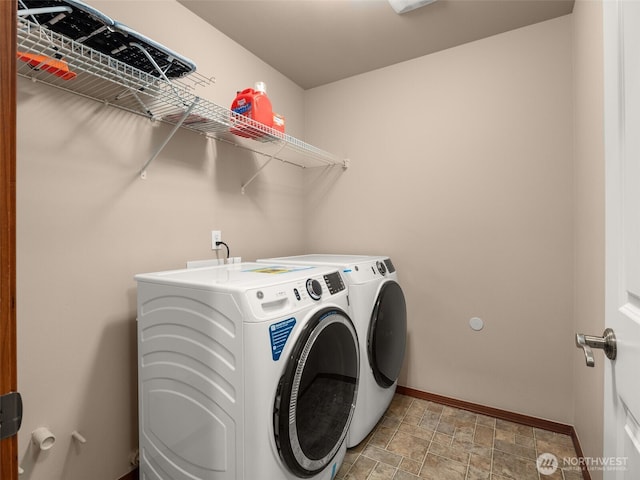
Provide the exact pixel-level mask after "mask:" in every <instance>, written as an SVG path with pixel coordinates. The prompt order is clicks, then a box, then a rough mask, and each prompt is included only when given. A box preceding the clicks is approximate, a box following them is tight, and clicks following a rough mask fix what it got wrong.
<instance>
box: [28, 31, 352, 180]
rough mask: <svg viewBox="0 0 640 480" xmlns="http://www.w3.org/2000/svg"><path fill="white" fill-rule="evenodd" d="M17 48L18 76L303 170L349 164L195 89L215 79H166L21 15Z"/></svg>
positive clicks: (194, 74)
mask: <svg viewBox="0 0 640 480" xmlns="http://www.w3.org/2000/svg"><path fill="white" fill-rule="evenodd" d="M17 50H18V60H17V70H18V75H19V76H21V77H25V78H29V79H31V80H32V81H35V82H42V83H45V84H48V85H51V86H53V87H55V88H59V89H61V90H65V91H68V92H71V93H74V94H77V95H81V96H83V97H86V98H90V99H93V100H96V101H99V102H102V103H105V104H108V105H111V106H114V107H117V108H120V109H123V110H126V111H128V112H131V113H135V114H138V115H143V116H145V117H148V118H151V119H154V120H160V121H162V122H165V123H168V124H171V125H174V127H176V129H177V128H178V127H179V128H185V129H187V130H192V131H194V132H197V133H200V134H203V135H206V136H208V137H213V138H215V139H217V140H221V141H224V142H228V143H232V144H233V145H236V146H239V147H242V148H245V149H248V150H250V151H252V152H254V153H258V154H261V155H264V156H266V157H268V158H269V160H272V159H277V160H280V161H283V162H285V163H289V164H292V165H296V166H299V167H303V168H306V167H317V166H325V165H340V166H342V167H343V168H346V167H347V166H348V160H346V159H340V158H338V157H336V156H335V155H332V154H330V153H328V152H326V151H324V150H321V149H319V148H317V147H314V146H313V145H310V144H308V143H305V142H303V141H302V140H299V139H297V138H295V137H292V136H290V135H287V134H284V133H282V132H280V131H278V130H275V129H273V128H270V127H267V126H265V125H262V124H260V123H257V122H254V121H252V120H251V119H249V118H248V117H244V116H242V115H238V114H235V113H233V112H232V111H231V110H230V109H228V108H225V107H221V106H219V105H217V104H215V103H213V102H210V101H208V100H205V99H202V98H200V97H198V96H197V95H196V94H195V91H196V87H199V86H203V85H204V86H206V85H210V84H212V83H214V82H215V80H214V79H213V78H207V77H205V76H203V75H200V74H198V73H192V74H189V75H187V76H185V77H182V78H180V79H174V80H171V81H166V80H164V79H161V78H158V77H157V76H154V75H151V74H149V73H146V72H143V71H142V70H139V69H136V68H134V67H132V66H130V65H127V64H125V63H123V62H121V61H119V60H116V59H114V58H112V57H109V56H108V55H105V54H103V53H101V52H98V51H96V50H94V49H91V48H89V47H87V46H86V45H83V44H81V43H78V42H75V41H73V40H71V39H70V38H68V37H65V36H63V35H60V34H58V33H56V32H53V31H51V30H48V29H47V28H43V27H41V26H40V25H38V24H36V23H33V22H31V21H30V20H27V19H26V18H18V48H17ZM173 133H175V130H174V131H173V132H172V133H171V135H170V137H171V136H172V135H173ZM170 137H169V138H170ZM168 140H169V139H167V142H168ZM164 145H166V142H165V144H163V145H162V147H161V148H160V150H159V151H158V152H156V154H155V155H154V156H153V157H152V158H151V159H150V160H149V161H148V162H147V163H146V164H145V166H144V167H143V170H145V169H146V167H147V166H148V165H149V163H151V161H152V160H153V159H154V158H155V157H156V156H157V155H158V154H159V153H160V151H161V150H162V148H163V147H164ZM251 180H253V178H252V179H251ZM248 183H250V181H249V182H247V184H248ZM247 184H245V185H244V186H243V189H244V187H246V185H247Z"/></svg>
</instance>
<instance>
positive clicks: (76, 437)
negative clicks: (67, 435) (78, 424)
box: [71, 430, 87, 443]
mask: <svg viewBox="0 0 640 480" xmlns="http://www.w3.org/2000/svg"><path fill="white" fill-rule="evenodd" d="M71 438H73V439H74V440H75V441H77V442H78V443H87V439H86V438H84V437H83V436H82V435H80V434H79V433H78V431H77V430H74V431H73V432H71Z"/></svg>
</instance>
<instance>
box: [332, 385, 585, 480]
mask: <svg viewBox="0 0 640 480" xmlns="http://www.w3.org/2000/svg"><path fill="white" fill-rule="evenodd" d="M542 453H551V454H553V455H555V456H556V457H557V459H558V461H559V468H558V470H556V471H555V472H554V473H553V474H551V475H543V474H541V473H539V472H538V469H537V468H536V459H537V458H538V455H540V454H542ZM565 458H566V459H568V463H566V464H565V461H564V459H565ZM572 458H573V459H576V453H575V450H574V447H573V442H572V441H571V437H569V436H567V435H561V434H557V433H553V432H549V431H546V430H541V429H538V428H532V427H527V426H524V425H520V424H517V423H511V422H507V421H504V420H499V419H495V418H492V417H486V416H484V415H478V414H475V413H471V412H468V411H465V410H459V409H456V408H452V407H447V406H443V405H440V404H437V403H433V402H429V401H426V400H421V399H417V398H412V397H408V396H405V395H400V394H396V395H395V397H394V399H393V401H392V402H391V405H390V406H389V408H388V410H387V412H386V413H385V415H384V417H383V418H382V419H381V420H380V422H379V423H378V425H377V426H376V428H375V429H374V430H373V432H371V434H369V436H368V437H367V438H366V439H365V440H363V441H362V443H361V444H360V445H358V446H356V447H354V448H351V449H349V450H347V454H346V457H345V460H344V463H343V465H342V467H341V468H340V470H339V471H338V474H337V475H336V478H337V479H338V480H420V479H433V480H511V479H513V480H582V478H583V477H582V474H581V472H580V470H579V467H576V466H572V463H571V462H570V459H572ZM574 464H575V463H574ZM565 465H566V466H565Z"/></svg>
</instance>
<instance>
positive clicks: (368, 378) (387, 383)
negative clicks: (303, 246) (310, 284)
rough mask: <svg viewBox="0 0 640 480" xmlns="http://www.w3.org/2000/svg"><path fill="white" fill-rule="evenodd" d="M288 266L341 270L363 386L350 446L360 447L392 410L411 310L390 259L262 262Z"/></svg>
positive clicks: (354, 257) (311, 257) (352, 257)
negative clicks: (352, 323) (358, 355)
mask: <svg viewBox="0 0 640 480" xmlns="http://www.w3.org/2000/svg"><path fill="white" fill-rule="evenodd" d="M258 262H260V263H262V262H265V263H276V264H284V265H302V264H305V265H324V266H327V265H330V266H334V267H339V268H340V271H341V272H342V274H343V275H344V278H345V282H346V284H347V288H348V291H349V305H350V306H349V313H350V314H351V318H352V319H353V322H354V324H355V326H356V331H357V333H358V339H359V344H360V386H359V393H358V398H357V401H356V408H355V412H354V414H353V420H352V422H351V427H350V428H349V433H348V434H347V447H353V446H356V445H358V444H359V443H360V442H361V441H362V440H364V438H365V437H366V436H367V435H368V434H369V433H370V432H371V430H373V428H374V427H375V426H376V424H377V423H378V421H379V420H380V418H381V417H382V416H383V415H384V412H385V411H386V410H387V408H388V407H389V404H390V403H391V400H392V399H393V395H394V393H395V390H396V386H397V381H398V376H399V374H400V370H401V368H402V363H403V361H404V354H405V349H406V339H407V308H406V302H405V298H404V294H403V292H402V288H401V287H400V284H399V283H398V274H397V272H396V269H395V267H394V265H393V263H392V262H391V259H390V258H389V257H385V256H369V255H329V254H311V255H299V256H293V257H279V258H270V259H262V260H258Z"/></svg>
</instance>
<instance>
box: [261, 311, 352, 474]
mask: <svg viewBox="0 0 640 480" xmlns="http://www.w3.org/2000/svg"><path fill="white" fill-rule="evenodd" d="M358 377H359V351H358V337H357V334H356V331H355V328H354V326H353V323H352V322H351V319H350V318H349V316H348V315H347V314H346V313H345V312H344V311H342V310H339V309H336V308H326V309H323V310H321V311H319V312H318V313H317V314H316V315H314V316H313V318H311V319H310V320H309V322H308V323H307V324H306V326H305V328H304V330H303V331H302V332H301V334H300V338H299V339H298V341H297V342H296V344H295V346H294V348H293V351H292V353H291V355H290V356H289V359H288V362H287V366H286V368H285V373H284V375H283V376H282V378H281V379H280V383H279V386H278V393H277V395H276V399H275V403H274V409H273V410H274V415H273V425H274V433H275V439H276V445H277V447H278V451H279V452H280V456H281V458H282V460H283V461H284V463H285V464H286V465H287V467H288V468H289V470H291V471H292V472H293V473H294V474H296V475H298V476H300V477H310V476H312V475H314V474H316V473H318V472H320V471H322V470H323V469H324V468H325V467H326V466H327V465H329V464H330V463H331V460H332V459H333V457H334V456H335V454H336V453H337V452H338V450H339V448H340V446H341V445H342V443H343V441H344V439H345V436H346V434H347V430H348V428H349V424H350V423H351V417H352V415H353V409H354V406H355V403H356V395H357V391H358Z"/></svg>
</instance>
